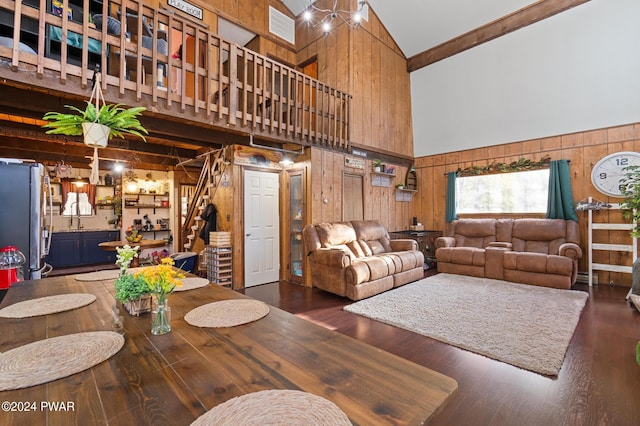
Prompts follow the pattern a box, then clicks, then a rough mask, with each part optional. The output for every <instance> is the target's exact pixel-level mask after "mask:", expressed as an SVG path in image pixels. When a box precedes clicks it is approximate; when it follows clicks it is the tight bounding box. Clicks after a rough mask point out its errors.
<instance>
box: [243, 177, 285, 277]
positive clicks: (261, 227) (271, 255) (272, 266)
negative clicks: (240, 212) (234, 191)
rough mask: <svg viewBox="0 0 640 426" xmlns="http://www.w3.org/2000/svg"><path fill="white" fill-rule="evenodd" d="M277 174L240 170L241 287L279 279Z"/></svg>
mask: <svg viewBox="0 0 640 426" xmlns="http://www.w3.org/2000/svg"><path fill="white" fill-rule="evenodd" d="M278 189H279V185H278V174H277V173H267V172H257V171H254V170H245V172H244V235H245V236H244V279H245V283H244V285H245V287H251V286H254V285H258V284H265V283H270V282H274V281H278V280H279V279H280V263H279V261H280V238H279V235H280V233H279V228H280V227H279V221H280V218H279V215H278V206H279V201H278Z"/></svg>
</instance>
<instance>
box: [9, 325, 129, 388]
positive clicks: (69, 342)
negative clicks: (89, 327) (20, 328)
mask: <svg viewBox="0 0 640 426" xmlns="http://www.w3.org/2000/svg"><path fill="white" fill-rule="evenodd" d="M123 345H124V337H123V336H122V335H120V334H118V333H114V332H113V331H92V332H87V333H75V334H68V335H66V336H59V337H52V338H50V339H44V340H38V341H36V342H33V343H29V344H28V345H24V346H19V347H17V348H14V349H11V350H10V351H7V352H4V353H2V354H0V391H5V390H14V389H22V388H28V387H30V386H35V385H40V384H42V383H48V382H51V381H53V380H57V379H61V378H63V377H67V376H70V375H72V374H75V373H79V372H81V371H84V370H86V369H88V368H91V367H93V366H95V365H98V364H99V363H101V362H102V361H104V360H106V359H108V358H110V357H111V356H113V355H114V354H116V353H117V352H118V351H119V350H120V348H122V346H123Z"/></svg>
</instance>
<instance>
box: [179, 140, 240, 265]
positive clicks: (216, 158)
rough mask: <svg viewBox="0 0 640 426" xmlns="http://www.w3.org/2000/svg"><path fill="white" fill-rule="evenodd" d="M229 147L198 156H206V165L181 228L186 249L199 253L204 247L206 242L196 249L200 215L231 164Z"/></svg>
mask: <svg viewBox="0 0 640 426" xmlns="http://www.w3.org/2000/svg"><path fill="white" fill-rule="evenodd" d="M227 149H229V147H225V148H221V149H218V150H215V151H210V152H207V153H205V154H202V155H200V156H198V158H204V165H203V166H202V171H201V172H200V177H199V178H198V183H197V184H196V189H195V191H194V193H193V198H192V199H191V202H190V203H189V207H188V209H187V215H186V220H185V222H184V225H183V226H182V229H181V232H182V235H183V237H184V239H183V241H186V242H185V243H184V248H185V250H186V251H195V252H196V253H197V252H199V251H200V250H203V249H204V242H202V244H201V246H202V247H201V248H200V250H197V249H196V246H197V245H199V244H198V239H197V238H198V231H199V230H200V228H201V226H200V225H201V224H200V222H201V221H202V218H201V217H200V215H201V214H202V212H203V211H204V209H205V208H206V207H207V204H209V203H210V202H212V201H213V198H214V196H215V193H216V191H217V189H218V186H219V185H220V181H221V180H222V175H223V174H224V172H225V171H226V169H227V166H228V165H229V162H228V161H226V158H227V157H226V155H227V152H226V151H227Z"/></svg>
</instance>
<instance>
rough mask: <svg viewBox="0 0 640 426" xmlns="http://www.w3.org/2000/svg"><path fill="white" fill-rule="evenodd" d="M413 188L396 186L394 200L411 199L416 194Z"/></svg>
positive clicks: (404, 200) (403, 200) (405, 200)
mask: <svg viewBox="0 0 640 426" xmlns="http://www.w3.org/2000/svg"><path fill="white" fill-rule="evenodd" d="M416 192H418V191H416V190H415V189H404V188H396V201H402V202H408V201H411V200H413V196H414V195H415V194H416Z"/></svg>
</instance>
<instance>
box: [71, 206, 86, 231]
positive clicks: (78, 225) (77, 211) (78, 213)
mask: <svg viewBox="0 0 640 426" xmlns="http://www.w3.org/2000/svg"><path fill="white" fill-rule="evenodd" d="M74 204H75V206H76V210H75V212H76V214H77V215H78V224H77V225H76V226H77V229H78V230H80V229H82V228H83V226H82V225H81V224H80V209H79V206H78V202H77V201H73V202H72V203H71V204H70V205H69V210H71V211H72V212H73V205H74ZM71 228H73V213H71V215H69V229H71Z"/></svg>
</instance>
